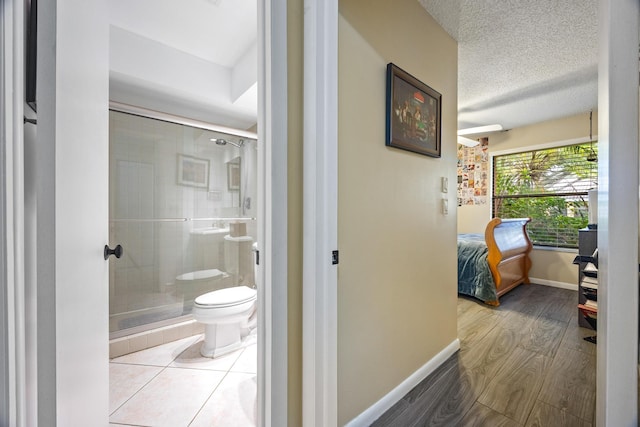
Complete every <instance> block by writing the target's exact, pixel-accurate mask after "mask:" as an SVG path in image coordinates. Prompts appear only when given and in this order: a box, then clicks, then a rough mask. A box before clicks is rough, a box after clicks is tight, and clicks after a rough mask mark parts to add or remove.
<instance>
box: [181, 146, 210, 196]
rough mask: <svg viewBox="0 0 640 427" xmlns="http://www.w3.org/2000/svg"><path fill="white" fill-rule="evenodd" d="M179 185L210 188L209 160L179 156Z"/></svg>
mask: <svg viewBox="0 0 640 427" xmlns="http://www.w3.org/2000/svg"><path fill="white" fill-rule="evenodd" d="M178 184H180V185H186V186H189V187H198V188H209V160H208V159H202V158H199V157H193V156H187V155H185V154H178Z"/></svg>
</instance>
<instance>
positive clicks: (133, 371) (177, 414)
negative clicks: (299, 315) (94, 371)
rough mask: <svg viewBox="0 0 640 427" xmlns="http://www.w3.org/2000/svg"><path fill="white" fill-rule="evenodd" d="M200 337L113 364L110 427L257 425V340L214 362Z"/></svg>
mask: <svg viewBox="0 0 640 427" xmlns="http://www.w3.org/2000/svg"><path fill="white" fill-rule="evenodd" d="M202 339H203V337H202V335H200V336H193V337H189V338H185V339H182V340H179V341H174V342H171V343H168V344H164V345H161V346H158V347H154V348H150V349H147V350H142V351H139V352H136V353H131V354H128V355H126V356H121V357H118V358H115V359H112V360H111V363H110V364H109V377H110V378H109V382H110V394H109V414H110V417H109V422H110V425H111V426H119V425H125V426H171V427H179V426H194V427H195V426H238V427H244V426H255V425H256V411H257V407H256V391H257V387H256V365H257V351H256V336H255V335H254V334H252V335H250V336H249V337H247V340H246V346H245V347H244V348H242V349H239V350H237V351H235V352H233V353H230V354H228V355H225V356H221V357H218V358H216V359H210V358H205V357H202V356H200V345H201V344H202Z"/></svg>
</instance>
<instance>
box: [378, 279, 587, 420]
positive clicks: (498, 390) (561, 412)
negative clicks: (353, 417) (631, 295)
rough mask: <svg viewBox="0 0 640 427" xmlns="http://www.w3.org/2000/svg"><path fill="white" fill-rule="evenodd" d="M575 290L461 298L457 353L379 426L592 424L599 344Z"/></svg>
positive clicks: (535, 288)
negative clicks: (491, 302)
mask: <svg viewBox="0 0 640 427" xmlns="http://www.w3.org/2000/svg"><path fill="white" fill-rule="evenodd" d="M577 301H578V295H577V292H576V291H569V290H566V289H559V288H552V287H548V286H541V285H524V286H519V287H517V288H516V289H514V290H513V291H511V292H509V293H508V294H507V295H505V296H504V297H502V298H501V300H500V302H501V305H500V307H498V308H493V307H489V306H487V305H485V304H482V303H481V302H479V301H477V300H474V299H472V298H466V297H459V298H458V337H459V338H460V342H461V346H460V351H459V352H458V353H456V354H455V355H454V356H452V357H451V358H450V359H449V360H447V361H446V362H445V363H444V364H443V365H442V366H440V367H439V368H438V369H437V370H436V371H435V372H433V373H432V374H431V375H430V376H429V377H428V378H426V379H425V380H424V381H422V382H421V383H420V384H418V385H417V386H416V387H415V388H414V389H413V390H411V391H410V392H409V393H408V394H407V395H406V396H405V397H404V398H402V399H401V400H400V401H399V402H398V403H396V404H395V405H394V406H393V407H392V408H391V409H389V410H388V411H387V412H386V413H385V414H384V415H383V416H382V417H380V418H379V419H378V420H377V421H376V422H375V423H374V424H373V425H374V426H385V427H386V426H398V427H400V426H402V427H404V426H447V427H448V426H492V427H493V426H504V427H512V426H527V427H528V426H544V427H554V426H558V427H560V426H562V427H569V426H580V427H586V426H591V425H595V421H594V417H595V399H596V398H595V391H596V346H595V345H594V344H591V343H589V342H587V341H584V340H583V338H584V337H586V336H591V335H594V334H595V333H594V331H592V330H590V329H585V328H581V327H579V326H578V311H577V308H576V305H577Z"/></svg>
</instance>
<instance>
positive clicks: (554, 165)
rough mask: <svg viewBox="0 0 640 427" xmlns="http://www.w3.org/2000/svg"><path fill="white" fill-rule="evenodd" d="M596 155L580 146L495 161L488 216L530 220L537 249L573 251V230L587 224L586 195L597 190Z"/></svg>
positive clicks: (591, 146)
mask: <svg viewBox="0 0 640 427" xmlns="http://www.w3.org/2000/svg"><path fill="white" fill-rule="evenodd" d="M596 150H597V144H591V143H585V144H577V145H569V146H564V147H557V148H549V149H544V150H536V151H527V152H522V153H515V154H506V155H503V156H495V157H494V158H493V197H492V202H493V216H494V217H500V218H524V217H530V218H531V223H530V224H529V226H528V230H529V237H530V238H531V240H532V242H533V244H534V245H536V246H549V247H556V248H577V247H578V230H579V229H581V228H584V227H586V226H587V222H588V214H589V198H588V190H590V189H592V188H597V180H598V162H597V161H594V159H595V157H596ZM587 158H589V159H590V160H591V161H589V160H587Z"/></svg>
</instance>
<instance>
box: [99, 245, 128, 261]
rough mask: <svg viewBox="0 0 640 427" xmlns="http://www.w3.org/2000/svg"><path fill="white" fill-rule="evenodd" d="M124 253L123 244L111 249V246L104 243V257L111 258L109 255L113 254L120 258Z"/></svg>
mask: <svg viewBox="0 0 640 427" xmlns="http://www.w3.org/2000/svg"><path fill="white" fill-rule="evenodd" d="M123 253H124V249H122V246H120V245H118V246H116V247H115V248H114V249H111V248H110V247H109V245H104V259H105V260H107V259H109V256H111V255H115V256H116V258H120V257H121V256H122V254H123Z"/></svg>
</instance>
